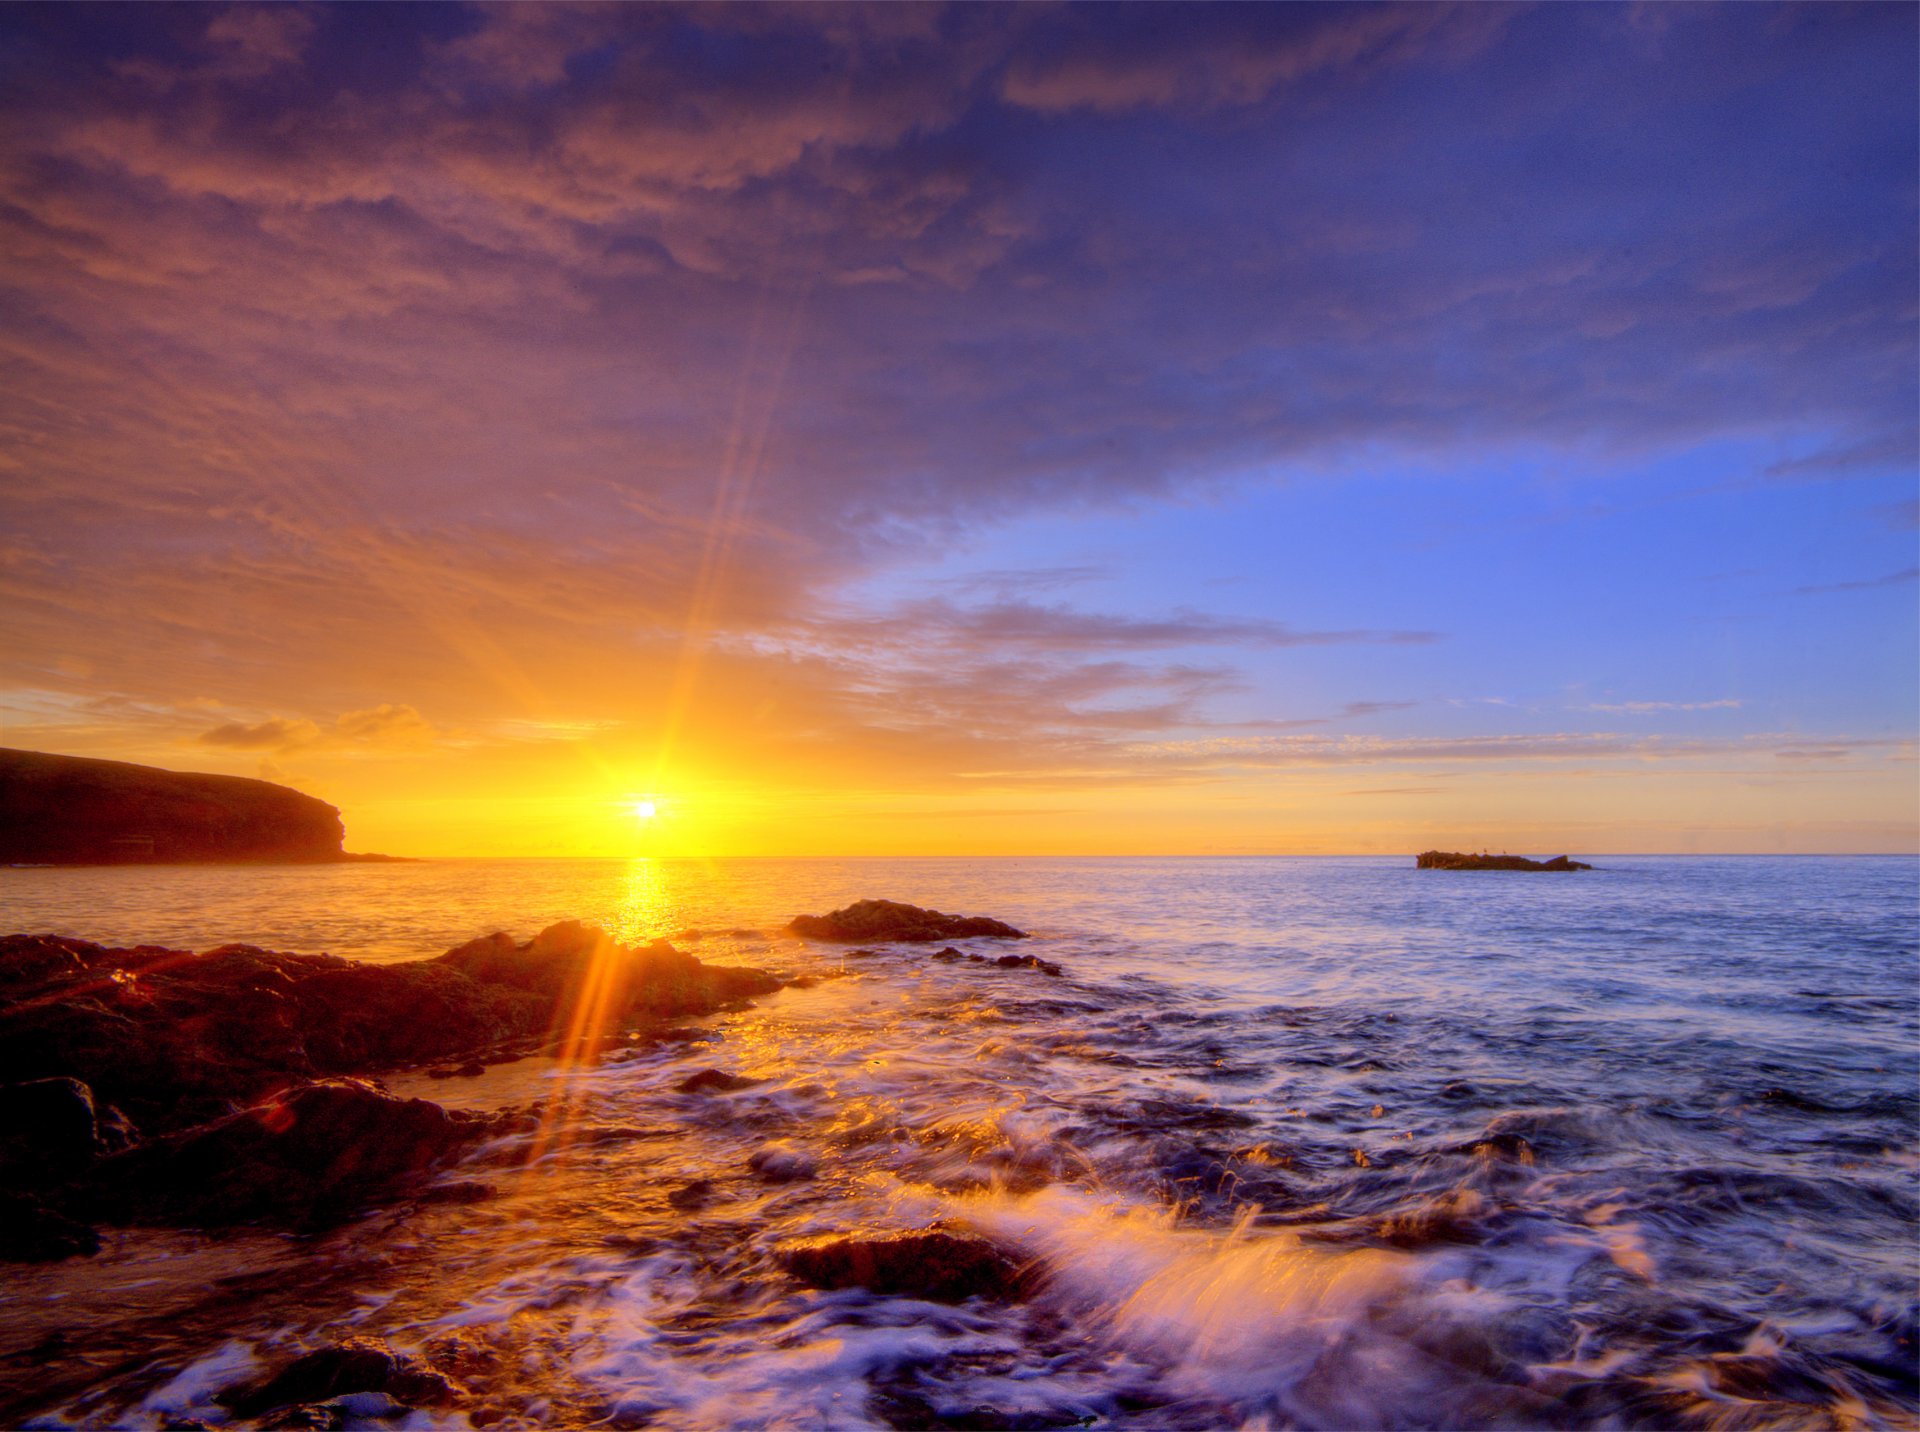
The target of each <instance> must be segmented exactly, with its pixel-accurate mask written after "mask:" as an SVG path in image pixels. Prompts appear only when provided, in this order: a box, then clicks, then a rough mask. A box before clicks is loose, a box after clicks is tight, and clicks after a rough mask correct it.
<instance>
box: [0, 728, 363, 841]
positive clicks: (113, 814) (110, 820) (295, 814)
mask: <svg viewBox="0 0 1920 1432" xmlns="http://www.w3.org/2000/svg"><path fill="white" fill-rule="evenodd" d="M344 834H345V831H344V828H343V827H342V826H341V824H340V812H339V811H337V810H335V809H334V808H333V807H332V806H330V805H328V804H327V803H326V802H325V801H320V800H315V799H314V798H313V797H312V796H308V795H302V794H301V793H300V792H299V791H296V790H291V789H289V788H288V787H286V786H277V785H273V784H271V783H270V782H267V781H256V780H249V779H247V778H245V777H242V776H212V775H197V774H191V773H187V772H181V771H165V770H161V769H159V768H157V767H154V766H136V765H130V764H128V763H127V762H125V761H98V760H91V759H87V758H83V757H79V756H56V755H51V754H49V753H46V752H42V751H18V750H0V861H6V862H22V863H34V864H81V865H128V864H154V863H157V862H166V861H227V862H257V861H334V860H346V859H350V858H352V857H349V856H347V855H345V854H343V852H342V851H341V849H340V844H341V840H342V838H343V836H344Z"/></svg>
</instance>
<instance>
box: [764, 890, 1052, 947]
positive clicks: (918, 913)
mask: <svg viewBox="0 0 1920 1432" xmlns="http://www.w3.org/2000/svg"><path fill="white" fill-rule="evenodd" d="M787 928H788V929H789V930H791V931H792V932H793V933H794V934H796V935H800V936H802V937H804V938H806V939H809V940H828V941H832V942H834V943H836V944H861V943H864V942H865V941H868V940H896V941H903V942H910V943H916V944H918V943H926V942H929V941H933V940H964V939H969V938H974V937H982V936H984V937H988V938H992V939H997V940H1024V939H1025V938H1026V933H1025V932H1024V931H1021V930H1016V929H1014V928H1013V926H1011V925H1009V924H1006V923H1004V922H1003V921H1000V920H990V919H988V918H987V917H985V916H984V915H943V914H941V913H940V912H939V911H938V910H923V909H921V908H920V907H919V906H918V905H903V904H901V903H900V902H898V901H896V900H861V901H858V902H857V903H855V904H852V905H848V906H846V907H845V908H844V909H840V910H835V911H833V912H831V913H830V914H826V915H796V916H794V917H793V919H792V920H791V921H789V922H788V924H787Z"/></svg>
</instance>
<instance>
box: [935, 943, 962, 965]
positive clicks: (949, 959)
mask: <svg viewBox="0 0 1920 1432" xmlns="http://www.w3.org/2000/svg"><path fill="white" fill-rule="evenodd" d="M933 958H934V959H936V960H938V961H940V963H942V964H944V965H950V964H952V963H953V962H954V961H955V960H960V959H965V958H966V957H965V956H964V955H962V954H961V953H960V952H959V951H958V950H956V949H955V948H954V947H953V946H952V945H948V946H947V947H946V948H945V949H944V950H935V951H934V952H933Z"/></svg>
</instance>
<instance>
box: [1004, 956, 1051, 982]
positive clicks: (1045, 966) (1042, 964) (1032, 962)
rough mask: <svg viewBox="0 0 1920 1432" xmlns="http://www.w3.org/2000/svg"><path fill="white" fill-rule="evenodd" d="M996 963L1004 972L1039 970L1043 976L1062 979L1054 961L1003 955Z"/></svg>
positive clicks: (1035, 957) (1034, 957)
mask: <svg viewBox="0 0 1920 1432" xmlns="http://www.w3.org/2000/svg"><path fill="white" fill-rule="evenodd" d="M994 963H995V964H996V965H998V966H999V967H1000V968H1001V969H1003V970H1038V971H1040V973H1041V974H1043V975H1051V976H1052V977H1053V978H1054V979H1059V978H1060V966H1058V965H1056V964H1055V963H1054V962H1053V961H1052V960H1043V959H1040V958H1038V957H1037V956H1034V955H1002V956H1001V957H1000V958H999V959H997V960H995V961H994Z"/></svg>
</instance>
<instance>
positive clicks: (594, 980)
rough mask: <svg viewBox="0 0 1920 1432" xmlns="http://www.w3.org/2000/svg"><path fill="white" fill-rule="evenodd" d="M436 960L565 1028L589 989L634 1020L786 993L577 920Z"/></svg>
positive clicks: (611, 1013) (609, 1009) (598, 1005)
mask: <svg viewBox="0 0 1920 1432" xmlns="http://www.w3.org/2000/svg"><path fill="white" fill-rule="evenodd" d="M431 963H433V964H435V965H439V966H443V967H446V968H449V969H452V970H456V971H458V972H459V973H461V974H464V975H466V976H467V977H468V978H469V979H471V980H474V981H477V982H479V983H481V984H487V985H498V986H506V987H509V988H512V989H519V990H524V991H526V992H528V993H530V994H533V995H536V996H538V997H539V998H540V1000H541V1006H540V1007H541V1009H542V1010H543V1011H544V1012H545V1014H546V1016H547V1018H548V1020H549V1025H548V1027H556V1025H557V1026H558V1027H567V1025H568V1024H570V1023H571V1022H572V1019H573V1016H574V1015H575V1014H576V1013H577V1010H576V1008H575V1007H576V1006H577V1005H578V1003H579V1002H580V1000H581V999H582V998H583V997H585V995H586V993H587V991H588V990H589V989H591V991H592V998H593V1001H594V1008H595V1010H596V1011H604V1017H605V1019H608V1020H613V1021H632V1020H639V1019H646V1020H656V1019H665V1018H677V1017H682V1016H685V1015H689V1014H707V1013H710V1012H712V1011H713V1010H716V1009H722V1008H726V1007H728V1006H731V1005H735V1004H738V1003H740V1002H741V1001H744V1000H746V999H749V998H751V997H753V996H755V995H762V994H771V993H772V992H773V991H774V990H777V989H778V988H780V981H779V980H778V979H777V978H775V977H774V976H773V975H770V974H768V973H767V972H766V971H765V970H758V969H748V968H744V967H732V966H722V965H704V964H702V963H701V962H700V961H699V960H696V959H695V958H694V957H693V956H692V955H689V954H684V953H682V952H681V951H679V950H676V949H675V948H674V947H673V946H672V945H670V944H668V943H667V942H666V941H665V940H655V941H654V942H653V943H652V944H650V945H641V946H626V945H621V944H618V943H616V942H615V941H614V940H613V939H611V938H610V937H609V936H608V935H607V934H606V933H605V932H604V931H602V930H598V929H595V928H594V927H592V926H590V925H582V924H580V923H579V922H578V921H575V920H567V921H563V922H562V923H560V924H558V925H552V926H549V927H548V928H547V929H545V930H542V931H541V932H540V933H539V934H538V935H536V936H534V938H533V939H531V940H529V941H528V942H527V943H526V944H524V945H516V944H515V943H514V942H513V941H512V940H511V939H509V938H508V937H507V936H505V935H491V936H488V937H487V938H486V939H484V940H472V941H469V942H468V943H467V944H465V945H461V946H459V947H458V948H457V949H453V950H449V951H448V952H447V953H446V954H444V955H442V956H440V958H439V959H438V960H436V961H432V962H431Z"/></svg>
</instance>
